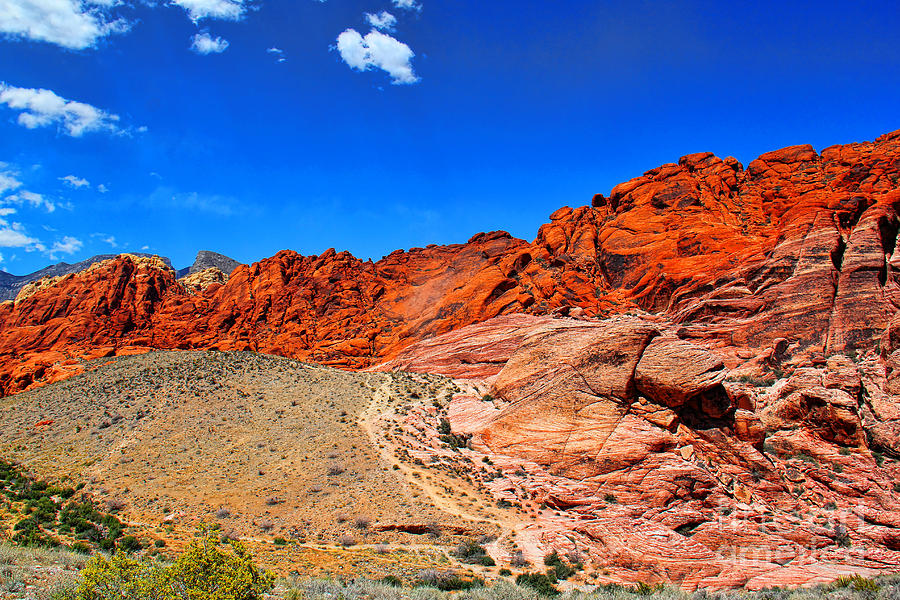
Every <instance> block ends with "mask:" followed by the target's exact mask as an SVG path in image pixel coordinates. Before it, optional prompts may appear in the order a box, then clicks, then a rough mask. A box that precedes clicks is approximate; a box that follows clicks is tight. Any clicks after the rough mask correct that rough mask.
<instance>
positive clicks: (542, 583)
mask: <svg viewBox="0 0 900 600" xmlns="http://www.w3.org/2000/svg"><path fill="white" fill-rule="evenodd" d="M516 584H518V585H521V586H524V587H529V588H531V589H533V590H534V591H536V592H537V593H538V594H540V595H541V596H558V595H559V590H558V589H557V588H556V586H555V585H553V584H554V581H553V580H552V579H550V577H549V576H548V575H547V574H546V573H522V574H521V575H519V576H518V577H516Z"/></svg>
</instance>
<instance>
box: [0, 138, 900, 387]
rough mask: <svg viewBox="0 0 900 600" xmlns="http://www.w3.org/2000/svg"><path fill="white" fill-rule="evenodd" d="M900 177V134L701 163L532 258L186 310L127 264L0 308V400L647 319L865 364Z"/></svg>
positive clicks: (584, 214) (896, 296)
mask: <svg viewBox="0 0 900 600" xmlns="http://www.w3.org/2000/svg"><path fill="white" fill-rule="evenodd" d="M898 177H900V131H898V132H894V133H892V134H888V135H884V136H882V137H880V138H878V139H877V140H876V141H875V142H866V143H859V144H849V145H846V146H833V147H831V148H827V149H825V150H823V151H822V152H821V154H819V153H816V152H815V151H814V150H813V149H812V148H811V147H809V146H795V147H790V148H785V149H782V150H778V151H775V152H770V153H767V154H764V155H762V156H761V157H759V158H758V159H757V160H754V161H753V162H751V163H750V164H749V165H748V167H747V168H746V169H743V168H742V166H741V165H740V163H738V161H736V160H735V159H733V158H726V159H724V160H722V159H719V158H717V157H715V156H713V155H711V154H709V153H701V154H691V155H688V156H685V157H682V158H681V159H680V160H679V162H678V163H677V164H667V165H663V166H661V167H658V168H656V169H653V170H651V171H648V172H647V173H645V174H644V175H642V176H641V177H638V178H635V179H632V180H631V181H629V182H626V183H623V184H620V185H618V186H616V187H615V188H614V189H613V190H612V193H611V194H610V196H609V198H608V199H607V198H605V197H603V196H602V195H598V196H596V197H595V198H594V201H593V202H592V206H589V207H581V208H577V209H571V208H561V209H559V210H557V211H556V212H555V213H553V214H552V215H551V217H550V218H551V222H550V223H548V224H546V225H543V226H542V227H541V228H540V230H539V232H538V235H537V238H536V239H535V241H534V242H533V243H527V242H525V241H523V240H518V239H514V238H512V237H510V236H509V235H508V234H506V233H503V232H493V233H486V234H478V235H476V236H474V237H473V238H472V239H471V240H469V241H468V242H467V243H466V244H456V245H451V246H429V247H427V248H418V249H412V250H410V251H408V252H402V251H397V252H394V253H392V254H390V255H389V256H387V257H385V258H383V259H382V260H380V261H378V262H375V263H372V262H364V261H361V260H359V259H357V258H354V257H353V256H351V255H350V254H348V253H346V252H341V253H337V252H335V251H334V250H328V251H326V252H325V253H324V254H322V255H321V256H300V255H298V254H296V253H294V252H290V251H283V252H280V253H278V254H277V255H275V256H274V257H272V258H269V259H266V260H263V261H260V262H259V263H255V264H253V265H250V266H241V267H239V268H238V269H236V270H235V271H234V273H232V274H231V277H230V278H229V279H228V281H227V282H226V283H224V284H219V283H215V282H213V283H211V284H210V285H208V287H206V288H205V289H202V290H199V291H196V290H194V289H192V290H191V292H192V293H191V294H189V293H187V292H186V291H185V289H184V287H183V286H182V285H180V284H178V283H177V282H175V280H174V274H173V273H172V272H171V271H169V270H168V269H166V268H164V266H163V265H161V264H159V265H150V264H143V263H141V264H138V263H136V262H135V261H134V259H132V258H129V257H122V258H119V259H117V260H115V261H113V262H110V263H106V264H104V265H101V266H100V267H97V268H94V269H91V270H90V271H87V272H84V273H80V274H76V275H72V276H68V277H66V278H64V279H62V280H61V281H59V282H56V283H55V284H54V285H50V286H49V287H45V288H40V286H37V287H36V288H35V291H34V293H33V295H31V296H29V297H27V298H25V299H23V300H21V301H19V302H16V303H7V304H4V305H3V306H2V307H0V349H2V350H0V391H2V392H3V393H10V392H15V391H18V390H22V389H25V388H27V387H28V386H29V385H32V384H33V383H34V382H39V381H42V380H44V379H46V378H48V377H50V378H52V377H54V375H53V373H55V372H56V371H58V370H59V369H58V367H59V365H60V364H61V362H64V361H65V359H67V358H70V359H76V358H79V357H81V356H83V355H86V354H87V355H92V354H94V353H96V352H97V351H98V350H99V349H104V350H103V352H106V351H107V350H109V351H110V352H113V353H115V352H119V351H120V349H123V348H129V349H140V348H150V347H153V348H220V349H248V350H258V351H261V352H270V353H275V354H281V355H286V356H293V357H298V358H303V359H307V360H313V361H317V362H321V363H324V364H331V365H336V366H342V367H347V368H362V367H366V366H369V365H372V364H375V363H377V362H380V361H382V360H385V359H390V358H393V357H394V356H396V355H397V354H398V353H399V352H400V351H402V350H403V348H405V347H406V346H408V345H410V344H412V343H413V342H415V341H417V340H422V339H425V338H428V337H431V336H435V335H438V334H441V333H445V332H448V331H451V330H454V329H458V328H460V327H462V326H465V325H469V324H472V323H478V322H481V321H484V320H486V319H489V318H492V317H495V316H498V315H506V314H515V313H529V314H535V315H551V314H568V313H571V314H576V313H577V314H583V315H586V316H596V315H600V314H609V313H615V312H619V311H623V310H627V309H629V308H635V307H640V308H641V309H644V310H646V311H649V312H652V313H659V314H664V315H665V316H666V317H667V318H670V319H672V320H674V321H675V322H677V323H679V324H681V325H682V330H681V336H682V337H683V338H693V339H695V340H699V341H701V342H703V343H704V344H705V345H717V344H718V345H726V346H731V347H733V348H750V349H752V351H751V352H750V354H749V355H750V356H759V355H760V354H761V353H763V352H765V351H766V349H767V348H771V347H774V346H775V345H776V344H780V351H779V352H778V353H777V356H774V354H773V353H771V352H770V353H769V355H768V358H767V360H768V359H772V360H777V361H781V362H784V363H785V364H788V365H789V364H791V361H795V362H796V360H799V361H803V360H805V357H807V356H809V355H811V354H821V353H826V352H827V353H829V354H830V353H833V352H835V351H839V350H843V349H852V348H857V347H860V348H864V347H866V345H867V344H869V343H871V342H872V341H873V340H874V339H876V338H877V337H878V336H880V335H881V332H882V331H883V330H884V327H885V326H886V325H887V322H888V321H889V320H890V318H891V317H892V316H893V314H894V313H895V312H896V309H897V306H898V305H900V285H898V271H897V269H898V268H900V258H898V257H896V256H895V247H896V237H897V229H898V223H900V219H898V215H897V209H898V206H900V189H898V187H900V186H898ZM129 351H133V350H129ZM792 357H799V358H797V359H796V360H795V359H794V358H792ZM726 359H727V361H728V363H729V364H730V365H731V366H734V364H735V362H736V361H737V362H740V361H741V360H743V358H741V359H739V358H736V355H735V354H734V353H732V354H731V355H728V354H727V353H726Z"/></svg>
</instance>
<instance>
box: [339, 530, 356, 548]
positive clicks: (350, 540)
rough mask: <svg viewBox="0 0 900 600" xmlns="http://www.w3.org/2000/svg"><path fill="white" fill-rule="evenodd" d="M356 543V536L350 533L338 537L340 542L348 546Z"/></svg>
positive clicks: (345, 546)
mask: <svg viewBox="0 0 900 600" xmlns="http://www.w3.org/2000/svg"><path fill="white" fill-rule="evenodd" d="M355 543H356V538H355V537H353V536H352V535H350V534H349V533H345V534H343V535H341V536H340V537H338V544H340V545H341V546H343V547H344V548H347V547H348V546H352V545H354V544H355Z"/></svg>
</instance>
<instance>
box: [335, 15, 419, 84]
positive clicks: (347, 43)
mask: <svg viewBox="0 0 900 600" xmlns="http://www.w3.org/2000/svg"><path fill="white" fill-rule="evenodd" d="M337 49H338V51H339V52H340V53H341V58H342V59H343V60H344V62H345V63H347V64H348V65H350V68H352V69H357V70H359V71H367V70H369V69H371V68H372V67H377V68H379V69H381V70H383V71H386V72H387V73H388V74H389V75H390V76H391V77H392V78H393V81H392V82H391V83H394V84H404V83H406V84H409V83H415V82H417V81H419V78H418V77H416V74H415V73H414V72H413V68H412V64H411V63H410V61H411V60H412V58H413V56H415V54H413V51H412V50H410V48H409V46H407V45H406V44H404V43H403V42H401V41H398V40H396V39H394V38H392V37H391V36H389V35H387V34H385V33H381V32H380V31H375V30H372V31H370V32H369V33H367V34H366V36H365V37H363V36H362V35H360V34H359V32H358V31H356V30H355V29H347V30H346V31H344V32H343V33H341V35H339V36H338V38H337Z"/></svg>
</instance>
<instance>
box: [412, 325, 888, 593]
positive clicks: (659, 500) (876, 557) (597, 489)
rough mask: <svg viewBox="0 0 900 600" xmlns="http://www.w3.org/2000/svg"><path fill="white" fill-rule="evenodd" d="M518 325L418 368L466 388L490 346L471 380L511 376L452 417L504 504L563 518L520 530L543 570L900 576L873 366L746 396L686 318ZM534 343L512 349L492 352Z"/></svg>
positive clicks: (435, 344)
mask: <svg viewBox="0 0 900 600" xmlns="http://www.w3.org/2000/svg"><path fill="white" fill-rule="evenodd" d="M511 321H512V319H511V317H499V318H496V319H492V320H490V321H487V322H484V323H480V324H478V325H474V326H470V327H466V328H463V329H461V330H459V331H456V332H452V333H450V334H445V335H442V336H439V337H438V338H436V339H433V340H429V341H427V342H423V343H418V344H415V345H414V346H412V347H410V348H407V349H406V351H405V352H404V358H403V361H404V364H406V365H409V366H411V367H413V368H416V369H421V370H422V371H425V372H434V371H439V372H440V371H444V370H449V371H453V372H456V373H457V374H458V375H463V376H465V375H468V374H469V373H465V371H464V369H465V368H466V363H465V362H464V360H465V357H466V356H468V354H467V353H468V352H469V351H470V350H469V349H471V348H483V350H482V351H481V352H480V354H479V360H480V361H481V362H479V363H474V364H471V368H472V369H473V372H472V373H471V374H472V375H476V374H477V373H480V372H482V370H483V367H482V365H483V364H487V363H490V364H495V365H502V366H501V368H500V371H499V373H498V374H497V375H495V376H494V378H493V379H494V383H493V386H491V389H490V391H491V396H485V397H483V398H477V397H473V396H468V395H465V394H459V395H457V396H456V397H455V398H454V399H453V401H452V403H451V405H450V408H449V410H448V419H449V422H450V424H451V427H452V431H453V432H454V433H457V434H467V435H471V436H472V438H471V443H470V448H469V449H462V450H459V451H458V452H460V453H461V454H462V455H463V456H464V457H466V458H467V459H468V460H470V461H471V464H472V465H474V467H472V469H471V470H470V472H471V474H472V476H473V477H475V478H476V479H477V480H479V482H480V483H481V485H483V486H484V487H485V488H487V489H488V490H489V491H490V492H491V493H492V494H494V496H495V497H496V498H497V500H498V501H505V502H512V503H515V504H520V505H522V506H524V507H525V508H527V509H529V512H531V511H534V510H535V509H537V508H538V506H537V505H538V504H540V505H542V506H543V507H546V508H547V509H548V510H543V511H540V512H539V514H538V516H537V517H536V518H535V520H534V521H532V522H530V523H529V524H528V525H527V526H526V527H525V528H524V529H523V533H524V534H526V535H524V537H523V538H522V539H526V540H537V544H538V546H537V547H533V548H531V550H530V558H531V559H532V561H540V559H541V558H542V556H543V555H544V554H546V553H547V552H549V551H550V550H551V549H554V550H557V551H558V552H559V553H560V554H561V555H564V554H565V553H567V552H571V551H575V550H576V549H577V551H580V552H582V553H583V555H584V556H585V557H589V559H590V560H591V561H592V562H593V565H594V567H596V568H601V567H602V568H603V569H604V571H605V573H606V574H607V577H608V579H605V580H606V581H615V582H623V581H624V582H648V581H649V582H666V583H676V584H678V585H681V586H683V587H685V588H688V589H693V588H695V587H713V588H720V587H732V586H747V587H751V588H760V587H764V586H771V585H800V584H811V583H822V582H827V581H830V580H833V579H835V578H836V577H838V576H840V575H845V574H848V573H864V574H868V575H874V574H878V573H884V572H892V571H895V570H896V567H897V565H898V564H900V543H898V542H900V518H898V515H900V489H898V488H897V487H895V485H896V484H895V481H896V478H897V477H898V475H900V462H898V461H895V460H884V461H882V459H881V458H879V456H880V455H879V454H878V452H876V451H875V450H881V451H889V452H892V453H893V455H894V456H895V457H900V446H896V445H894V446H891V445H890V442H891V440H896V439H897V436H896V434H894V437H893V438H892V437H890V436H889V435H888V436H887V437H886V438H884V439H879V438H878V436H877V435H875V436H873V435H872V433H873V432H875V431H878V428H879V427H881V428H885V429H884V431H885V432H888V433H889V432H890V431H891V427H893V426H895V424H896V422H895V421H894V422H893V423H892V422H891V420H890V419H891V418H893V419H896V416H897V415H896V411H897V410H898V409H897V407H898V406H900V402H898V400H900V398H898V397H892V398H886V397H885V396H884V393H883V392H882V394H881V397H879V396H878V395H877V390H878V389H880V387H881V386H882V382H883V378H884V367H883V365H880V363H879V362H878V360H877V358H876V357H875V356H874V355H872V354H870V355H869V357H868V358H867V359H866V360H865V361H862V362H860V363H859V364H857V363H855V362H853V361H852V360H851V359H850V358H848V357H846V356H843V355H839V354H838V355H834V356H832V357H830V358H829V359H828V360H827V361H826V362H825V364H824V365H822V366H818V367H812V366H808V367H803V368H799V369H796V370H795V371H794V373H793V375H791V376H790V377H788V378H785V379H782V380H780V381H778V382H774V380H773V381H769V384H771V385H767V386H761V385H760V384H759V382H756V384H755V385H749V384H745V383H740V382H732V381H723V380H724V379H725V377H726V375H727V372H726V371H725V370H724V369H723V368H722V362H721V361H720V360H718V359H717V357H716V356H715V354H714V353H712V352H710V351H708V350H704V349H702V348H699V347H697V346H694V345H692V344H689V343H687V342H685V341H683V340H679V339H677V338H673V337H671V332H672V330H674V329H677V326H675V325H673V324H669V323H664V322H660V321H658V320H657V321H655V322H649V321H647V320H644V319H640V318H636V317H622V316H619V317H614V318H610V319H604V320H600V321H590V322H586V321H579V320H573V319H546V318H539V317H526V316H522V317H519V318H518V319H517V321H518V323H517V325H518V328H517V329H514V328H511ZM522 332H525V334H524V338H523V339H522V338H519V339H521V342H520V343H519V345H518V348H517V349H516V350H514V351H512V352H509V350H508V345H505V344H498V345H497V350H496V351H495V352H493V353H489V352H488V351H487V347H486V346H484V344H485V342H487V341H492V340H496V339H498V338H500V337H502V336H503V335H504V334H510V333H512V334H513V337H517V336H520V335H522ZM463 334H465V336H463ZM463 337H465V346H466V349H464V350H463V351H462V352H460V353H459V354H456V355H454V354H453V353H452V352H450V346H451V345H452V344H453V341H454V340H455V339H461V338H463ZM664 349H665V351H664ZM429 356H435V357H437V358H439V362H440V364H436V365H433V366H429V365H428V359H429ZM891 408H893V411H894V412H893V413H890V412H885V411H890V409H891ZM876 413H877V414H876ZM877 415H881V417H879V416H877ZM882 417H884V420H882ZM411 426H412V424H411ZM415 426H416V428H417V429H418V428H421V427H422V426H423V424H422V423H421V422H416V423H415ZM426 426H427V425H426ZM882 433H884V432H882ZM867 434H868V435H867ZM870 438H871V439H870ZM426 439H428V437H427V436H426ZM430 439H432V440H438V444H439V440H440V438H439V437H438V436H437V435H434V436H432V437H431V438H430ZM885 440H887V443H885ZM870 445H871V447H870ZM432 451H433V452H435V453H440V452H443V451H444V450H443V449H442V448H440V446H439V445H436V446H434V447H432ZM416 456H418V457H420V458H425V456H424V455H423V454H422V453H421V452H419V453H417V454H416ZM485 463H487V464H490V465H493V466H492V469H491V471H490V472H486V471H483V470H482V469H480V468H479V466H480V465H483V464H485ZM520 541H521V540H520Z"/></svg>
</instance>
